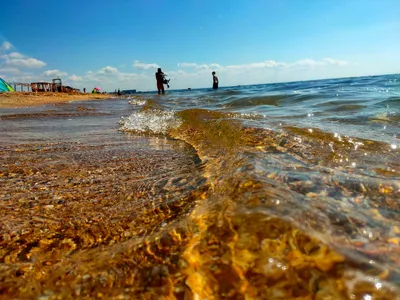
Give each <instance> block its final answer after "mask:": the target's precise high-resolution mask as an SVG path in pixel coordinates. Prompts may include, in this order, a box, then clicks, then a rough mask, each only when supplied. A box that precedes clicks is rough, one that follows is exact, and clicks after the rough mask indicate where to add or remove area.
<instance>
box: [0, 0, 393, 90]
mask: <svg viewBox="0 0 400 300" xmlns="http://www.w3.org/2000/svg"><path fill="white" fill-rule="evenodd" d="M6 6H7V12H8V13H6V14H4V13H3V14H2V15H1V18H0V77H1V78H3V79H5V80H6V81H8V82H10V83H13V82H27V83H29V82H34V81H51V79H52V78H55V77H60V78H61V79H62V80H63V83H64V85H70V86H73V87H76V88H80V89H82V88H84V87H85V88H86V89H87V90H88V91H90V90H91V89H92V88H93V87H95V86H99V87H101V88H103V89H104V90H107V91H114V90H115V89H119V88H120V89H137V90H138V91H148V90H155V89H156V82H155V76H154V73H155V72H156V71H157V68H158V67H161V68H162V69H163V71H164V72H165V73H166V74H167V75H168V76H169V78H170V79H171V82H170V85H171V88H174V89H185V88H189V87H190V88H201V87H211V86H212V75H211V72H212V71H216V72H217V76H218V77H219V81H220V86H232V85H245V84H259V83H273V82H285V81H297V80H313V79H325V78H337V77H351V76H363V75H379V74H392V73H399V72H400V17H399V15H400V0H379V1H377V0H279V1H278V0H251V1H249V0H243V1H242V0H229V1H228V0H142V1H136V0H114V1H106V0H96V1H94V0H86V1H82V0H69V1H54V0H52V1H48V0H37V1H26V0H13V1H8V2H7V5H6Z"/></svg>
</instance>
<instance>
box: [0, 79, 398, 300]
mask: <svg viewBox="0 0 400 300" xmlns="http://www.w3.org/2000/svg"><path fill="white" fill-rule="evenodd" d="M221 80H222V78H221ZM171 84H172V82H171ZM79 106H84V107H86V109H84V110H82V109H77V108H78V107H79ZM0 117H1V123H2V126H1V128H0V129H1V132H2V134H3V137H6V138H4V144H3V145H6V146H3V147H4V148H3V149H2V150H3V151H4V153H8V152H7V151H11V150H10V149H11V147H15V146H18V147H22V146H21V145H26V144H27V143H29V144H32V145H33V144H35V145H36V147H38V146H37V143H39V142H40V143H42V144H43V143H46V147H50V146H49V145H48V143H50V142H53V143H55V144H63V143H78V144H79V145H81V146H82V147H81V146H79V147H81V148H79V147H78V146H77V147H75V146H70V148H71V149H73V151H74V153H75V154H74V157H75V159H77V160H79V161H81V164H85V163H84V162H85V161H86V162H88V161H90V157H91V155H93V156H94V157H96V154H95V152H93V153H92V152H91V153H92V154H91V155H89V156H88V157H87V158H84V159H82V158H81V156H85V155H84V153H86V151H88V150H87V148H85V147H86V146H87V145H89V146H90V147H94V148H96V149H98V151H99V153H100V154H99V155H98V156H97V157H98V159H99V161H101V162H102V163H101V165H102V167H103V168H106V167H107V166H108V168H109V169H110V168H111V167H110V166H112V168H111V169H112V173H113V177H112V178H109V177H107V178H108V179H107V180H112V181H113V182H116V184H118V181H119V180H120V181H121V182H124V187H127V186H129V184H131V185H132V187H135V188H132V189H133V191H135V189H136V191H137V193H136V192H134V194H132V195H131V196H129V197H128V198H126V199H125V198H124V201H128V202H123V203H125V204H124V205H122V204H121V203H122V202H120V204H119V205H117V204H114V205H116V207H118V209H119V210H120V211H121V214H122V215H124V213H123V211H129V210H130V209H132V210H135V211H136V213H135V214H134V215H130V216H131V217H129V216H126V218H124V222H125V223H126V222H128V223H129V224H130V222H133V220H134V218H137V220H141V222H140V223H135V226H136V227H135V229H132V231H129V234H127V236H124V237H123V238H118V239H116V242H115V243H116V244H115V243H114V244H113V246H106V245H109V244H108V242H107V243H105V242H102V241H103V240H107V239H106V238H105V237H104V235H105V233H104V232H103V233H96V234H95V235H94V236H95V238H96V239H99V241H97V242H96V243H92V244H90V243H89V244H85V243H87V242H83V241H81V242H80V243H78V242H76V241H75V248H74V249H75V250H74V252H73V254H71V252H68V255H69V256H71V258H70V261H72V262H71V264H72V263H73V262H75V263H76V261H78V260H79V261H81V262H83V265H84V266H85V271H84V272H86V273H87V274H81V276H86V275H87V276H92V273H94V274H97V275H96V276H100V275H99V274H102V275H101V276H102V277H103V281H104V282H105V283H104V284H105V286H107V287H108V289H101V282H102V281H101V280H100V281H96V280H94V279H93V280H92V281H90V282H86V283H82V282H80V283H79V284H80V289H81V290H82V291H83V292H81V290H80V293H83V295H94V294H91V293H92V292H93V291H96V290H98V289H101V293H103V294H106V295H109V296H111V295H112V296H117V295H119V296H121V297H122V296H127V297H128V296H129V295H130V296H132V295H139V294H140V295H142V296H143V295H153V296H154V295H158V296H159V297H160V295H164V297H167V298H171V299H174V298H178V299H179V298H182V299H183V298H185V297H186V298H187V299H191V298H193V299H220V298H229V299H245V298H248V299H395V298H396V297H398V296H399V282H400V281H399V280H400V273H399V271H400V261H399V257H400V226H399V220H400V213H399V212H400V203H399V199H400V197H399V195H400V181H399V179H400V160H399V147H400V145H399V140H400V134H399V132H400V131H399V125H400V75H385V76H369V77H357V78H345V79H329V80H318V81H304V82H292V83H276V84H265V85H251V86H236V87H225V88H220V89H219V90H217V91H213V90H211V89H199V90H191V91H183V90H182V91H168V92H167V94H166V95H163V96H158V95H154V94H153V93H142V94H139V95H135V96H129V97H123V98H118V99H111V100H110V101H99V102H96V101H91V102H81V103H71V104H68V105H62V106H58V107H52V108H51V109H49V108H48V107H46V108H35V109H30V110H27V109H18V110H17V109H16V110H2V111H1V112H0ZM83 145H86V146H85V147H83ZM112 145H114V146H115V145H117V146H116V149H114V150H112V152H113V154H106V155H104V151H105V150H104V149H105V148H107V147H108V148H109V147H113V146H112ZM24 147H25V146H24ZM29 147H30V146H28V148H29ZM41 147H42V148H43V147H44V146H43V145H42V146H41ZM39 148H40V147H39ZM50 148H51V147H50ZM68 149H69V148H68ZM80 149H81V150H80ZM84 149H86V150H84ZM132 149H133V150H132ZM68 151H70V150H68ZM129 151H134V152H132V153H134V155H133V158H132V159H135V157H137V158H138V161H137V162H138V163H139V164H140V163H142V166H140V167H139V166H138V167H134V172H135V174H136V173H137V175H135V176H136V177H134V178H130V177H129V180H127V178H128V177H127V176H129V175H128V174H129V169H126V168H125V169H123V172H124V173H122V170H121V171H120V172H119V171H118V163H117V162H112V163H111V162H110V161H112V160H114V159H115V158H114V157H119V156H121V153H125V154H126V153H128V152H129ZM153 151H156V152H153ZM160 151H161V152H160ZM101 153H102V154H101ZM118 153H119V154H118ZM139 153H141V154H139ZM156 153H157V154H156ZM174 153H175V154H174ZM57 155H61V153H58V152H57ZM122 156H124V155H122ZM56 157H57V156H56ZM85 157H86V156H85ZM107 157H108V158H107ZM127 157H128V156H126V155H125V159H128V158H127ZM123 162H124V164H127V163H128V162H127V161H125V160H124V161H123ZM63 163H65V161H63ZM174 164H175V165H176V166H177V167H176V169H174ZM89 165H90V167H92V166H93V163H91V164H89ZM121 165H122V162H121ZM185 166H187V167H185ZM111 169H110V170H111ZM150 169H151V170H152V171H151V172H150V171H148V170H150ZM93 172H94V171H93ZM127 172H128V173H127ZM118 174H120V175H118ZM3 178H4V177H3ZM101 182H104V183H105V182H106V179H104V178H103V179H101ZM107 182H108V181H107ZM144 182H146V183H145V186H146V187H147V189H145V191H146V193H144V194H140V193H139V192H140V191H142V189H143V187H144V185H142V184H144ZM109 188H111V187H109ZM10 189H11V188H10ZM126 189H127V188H126ZM31 192H32V191H30V193H31ZM129 192H130V191H129ZM101 193H107V189H106V191H104V190H103V192H99V195H102V194H101ZM135 193H136V194H135ZM139 194H140V195H139ZM129 195H130V194H129ZM3 197H5V194H4V195H3ZM107 197H110V199H113V196H112V195H108V196H107ZM115 197H117V196H115ZM118 197H119V196H118ZM107 199H108V198H107ZM127 199H128V200H127ZM82 201H85V200H84V199H83V200H82ZM113 201H116V202H118V201H117V200H116V199H113ZM135 201H136V202H135ZM113 203H114V202H113ZM135 203H136V204H135ZM137 203H140V205H138V204H137ZM135 205H136V206H135ZM172 207H174V208H173V209H172ZM178 207H179V209H178ZM112 213H117V210H116V211H113V212H111V214H112ZM124 216H125V215H124ZM130 218H131V219H130ZM105 222H106V221H105ZM107 222H108V221H107ZM107 222H106V223H107ZM110 222H111V221H110ZM113 222H114V223H112V224H117V223H118V221H113ZM115 222H117V223H115ZM121 222H122V221H121ZM107 224H108V223H107ZM110 224H111V223H110ZM144 224H146V225H144ZM96 226H101V225H96ZM110 226H111V225H110ZM141 226H144V227H145V228H149V229H146V230H144V229H143V228H142V231H141V230H140V227H141ZM79 230H80V229H79ZM79 230H78V231H77V232H80V231H79ZM143 230H144V231H143ZM88 245H89V246H88ZM110 245H111V244H110ZM98 247H102V248H101V250H99V248H98ZM88 249H89V250H88ZM10 251H11V250H10ZM85 251H92V252H90V253H88V252H85ZM96 251H100V254H96V255H98V256H97V258H98V259H99V258H100V259H101V263H98V265H97V266H96V262H95V261H93V260H92V259H94V257H96V255H94V253H97V252H96ZM79 255H80V256H79ZM85 255H86V256H85ZM93 255H94V256H93ZM77 257H78V258H77ZM82 257H83V258H82ZM91 257H92V259H91ZM110 257H113V259H112V263H111V262H108V263H107V261H108V259H109V258H110ZM115 257H117V258H115ZM121 257H122V258H121ZM118 259H120V260H118ZM89 261H90V263H89ZM123 262H125V265H124V263H123ZM126 264H128V265H131V269H129V268H128V269H127V268H126V267H124V266H127V265H126ZM66 265H68V264H66ZM68 266H69V265H68ZM111 266H112V267H111ZM69 268H70V270H73V272H76V273H77V274H80V273H79V271H77V270H76V269H75V268H74V267H71V266H69ZM71 272H72V271H71ZM111 273H112V274H114V275H112V274H111ZM68 274H70V273H68ZM71 274H72V273H71ZM88 274H89V275H88ZM110 274H111V275H110ZM115 274H120V276H124V278H125V279H126V278H128V277H129V276H130V277H129V278H132V280H131V281H129V280H125V279H124V280H122V279H118V278H119V277H118V276H116V275H115ZM122 274H123V275H122ZM68 276H69V277H68V280H70V281H73V280H72V279H71V278H75V277H73V276H77V275H68ZM71 276H72V277H71ZM93 276H94V275H93ZM90 278H92V277H90ZM93 278H94V277H93ZM96 278H97V277H96ZM121 278H122V277H121ZM146 278H153V279H152V282H153V281H156V282H157V283H154V282H153V283H151V282H150V281H151V280H148V281H146ZM155 278H157V279H155ZM78 281H79V280H78ZM74 282H75V283H76V281H74ZM50 287H51V288H50V290H53V291H54V293H55V294H57V291H58V292H60V288H57V287H55V286H53V285H50ZM107 293H109V294H107Z"/></svg>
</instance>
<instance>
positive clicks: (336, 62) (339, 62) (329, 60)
mask: <svg viewBox="0 0 400 300" xmlns="http://www.w3.org/2000/svg"><path fill="white" fill-rule="evenodd" d="M324 61H325V62H327V63H328V64H330V65H336V66H347V65H348V64H349V62H348V61H345V60H337V59H333V58H329V57H328V58H324Z"/></svg>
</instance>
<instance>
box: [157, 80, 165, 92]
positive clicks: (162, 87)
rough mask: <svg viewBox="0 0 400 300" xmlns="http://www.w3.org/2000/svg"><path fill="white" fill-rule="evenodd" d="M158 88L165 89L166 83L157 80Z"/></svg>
mask: <svg viewBox="0 0 400 300" xmlns="http://www.w3.org/2000/svg"><path fill="white" fill-rule="evenodd" d="M157 90H162V91H163V90H164V84H163V83H162V82H157Z"/></svg>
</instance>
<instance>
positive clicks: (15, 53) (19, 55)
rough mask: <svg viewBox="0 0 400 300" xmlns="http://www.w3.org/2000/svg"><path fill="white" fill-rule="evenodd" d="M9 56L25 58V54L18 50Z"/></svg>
mask: <svg viewBox="0 0 400 300" xmlns="http://www.w3.org/2000/svg"><path fill="white" fill-rule="evenodd" d="M8 56H9V58H24V57H25V56H24V55H23V54H21V53H18V52H11V53H10V54H8Z"/></svg>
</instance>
